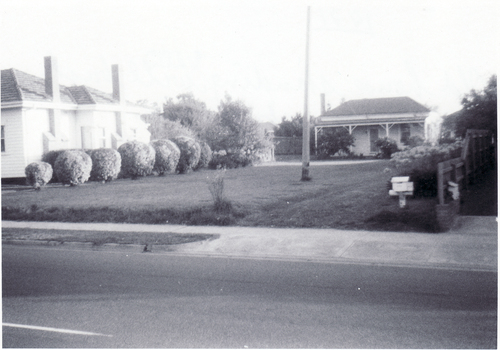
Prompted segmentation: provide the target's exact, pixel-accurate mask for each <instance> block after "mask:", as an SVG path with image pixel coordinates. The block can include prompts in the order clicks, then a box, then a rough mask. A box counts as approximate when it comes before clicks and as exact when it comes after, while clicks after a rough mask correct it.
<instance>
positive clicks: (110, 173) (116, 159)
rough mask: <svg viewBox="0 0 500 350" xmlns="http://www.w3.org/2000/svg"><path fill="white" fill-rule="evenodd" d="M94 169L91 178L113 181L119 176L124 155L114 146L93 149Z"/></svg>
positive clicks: (91, 156)
mask: <svg viewBox="0 0 500 350" xmlns="http://www.w3.org/2000/svg"><path fill="white" fill-rule="evenodd" d="M90 158H92V171H91V172H90V179H91V180H94V181H111V180H114V179H116V178H117V177H118V174H119V173H120V169H121V165H122V156H121V155H120V153H118V151H115V150H114V149H112V148H99V149H96V150H93V152H92V154H91V155H90Z"/></svg>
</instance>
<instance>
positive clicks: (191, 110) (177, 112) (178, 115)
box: [163, 93, 210, 128]
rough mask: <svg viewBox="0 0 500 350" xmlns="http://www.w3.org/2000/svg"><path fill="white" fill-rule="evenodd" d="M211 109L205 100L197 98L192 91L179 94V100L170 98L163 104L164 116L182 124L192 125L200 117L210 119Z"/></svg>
mask: <svg viewBox="0 0 500 350" xmlns="http://www.w3.org/2000/svg"><path fill="white" fill-rule="evenodd" d="M209 114H210V111H209V110H208V109H207V106H206V104H205V102H202V101H200V100H197V99H196V98H195V97H194V95H193V94H192V93H183V94H180V95H178V96H177V101H174V100H173V99H171V98H170V99H168V100H167V102H166V103H164V104H163V117H164V118H165V119H168V120H171V121H173V122H176V121H178V122H179V123H180V124H181V125H183V126H186V127H189V128H190V127H192V126H194V125H196V124H197V123H198V122H199V121H200V119H208V118H209Z"/></svg>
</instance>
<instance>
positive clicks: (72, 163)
mask: <svg viewBox="0 0 500 350" xmlns="http://www.w3.org/2000/svg"><path fill="white" fill-rule="evenodd" d="M91 170H92V159H91V158H90V156H89V155H88V154H87V153H85V152H82V151H76V150H72V151H64V152H62V153H61V154H59V156H58V157H57V159H56V162H55V165H54V172H55V173H56V175H57V179H58V180H59V181H60V182H62V183H63V184H65V185H66V184H68V185H71V186H75V185H80V184H83V183H84V182H86V181H87V180H88V179H89V177H90V171H91Z"/></svg>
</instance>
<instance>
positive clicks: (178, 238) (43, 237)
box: [2, 228, 220, 247]
mask: <svg viewBox="0 0 500 350" xmlns="http://www.w3.org/2000/svg"><path fill="white" fill-rule="evenodd" d="M219 237H220V235H218V234H202V233H193V234H190V233H173V232H110V231H81V230H71V231H67V230H52V229H30V228H22V229H19V228H3V229H2V242H3V243H11V242H15V241H39V242H44V243H57V244H64V243H68V242H72V243H73V242H77V243H91V244H92V246H95V247H98V246H102V245H104V244H110V243H112V244H130V245H144V246H148V247H150V246H152V245H155V246H169V245H177V244H185V243H192V242H199V241H206V240H213V239H217V238H219Z"/></svg>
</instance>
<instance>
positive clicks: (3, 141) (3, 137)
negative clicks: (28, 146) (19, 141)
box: [2, 125, 5, 152]
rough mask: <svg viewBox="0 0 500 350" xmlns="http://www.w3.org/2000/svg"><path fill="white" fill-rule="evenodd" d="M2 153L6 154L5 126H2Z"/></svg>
mask: <svg viewBox="0 0 500 350" xmlns="http://www.w3.org/2000/svg"><path fill="white" fill-rule="evenodd" d="M2 152H5V125H2Z"/></svg>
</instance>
